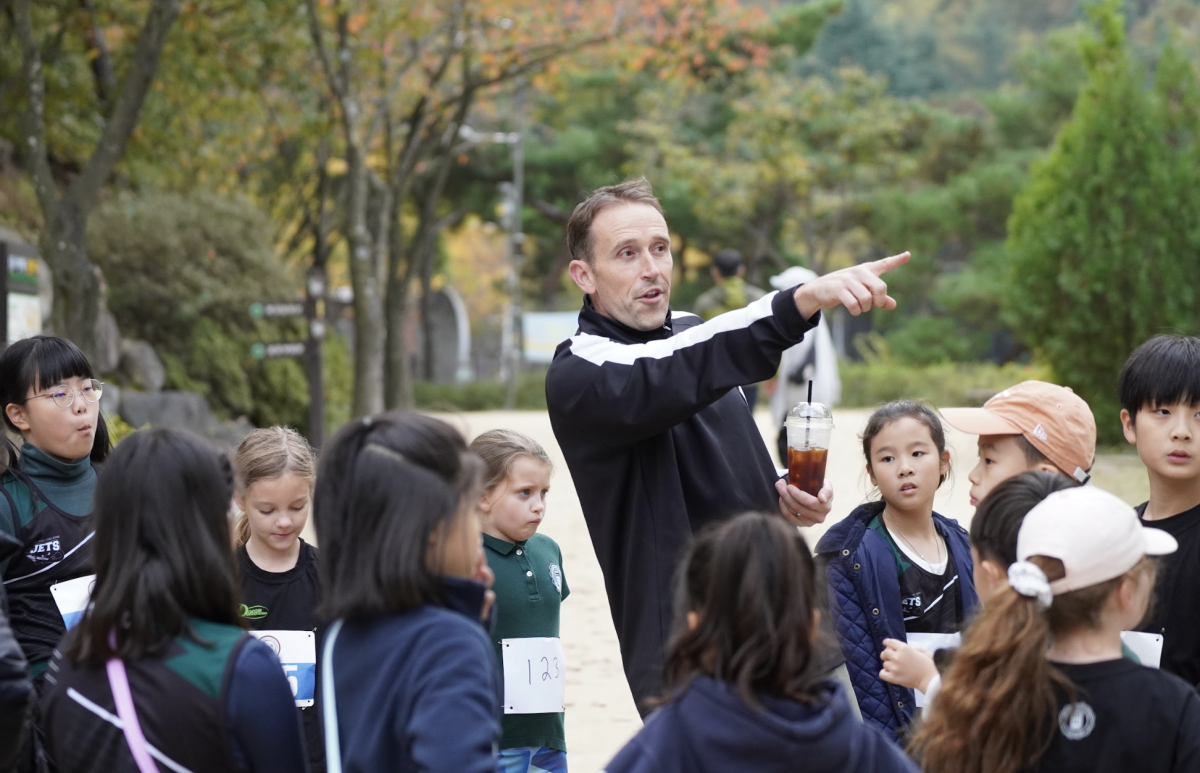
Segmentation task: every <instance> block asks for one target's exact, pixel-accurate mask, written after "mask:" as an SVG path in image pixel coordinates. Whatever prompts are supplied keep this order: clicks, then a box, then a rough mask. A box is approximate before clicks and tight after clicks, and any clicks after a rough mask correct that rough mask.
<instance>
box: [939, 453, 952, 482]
mask: <svg viewBox="0 0 1200 773" xmlns="http://www.w3.org/2000/svg"><path fill="white" fill-rule="evenodd" d="M941 474H942V476H943V477H945V476H946V475H949V474H950V452H949V451H942V465H941Z"/></svg>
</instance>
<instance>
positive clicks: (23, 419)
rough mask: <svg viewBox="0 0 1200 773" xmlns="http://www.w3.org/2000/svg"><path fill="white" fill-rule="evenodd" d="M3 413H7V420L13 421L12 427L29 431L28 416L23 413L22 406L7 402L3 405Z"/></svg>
mask: <svg viewBox="0 0 1200 773" xmlns="http://www.w3.org/2000/svg"><path fill="white" fill-rule="evenodd" d="M4 413H5V414H7V416H8V420H9V421H11V422H12V423H13V426H14V427H16V428H17V429H19V430H21V431H22V432H28V431H29V418H28V417H27V416H26V415H25V408H24V406H21V405H17V404H16V403H9V404H8V405H6V406H5V407H4Z"/></svg>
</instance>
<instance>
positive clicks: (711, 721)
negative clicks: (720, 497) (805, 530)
mask: <svg viewBox="0 0 1200 773" xmlns="http://www.w3.org/2000/svg"><path fill="white" fill-rule="evenodd" d="M678 595H679V605H678V607H677V609H678V610H679V612H678V614H677V617H676V620H675V626H674V628H675V633H674V636H673V637H672V639H671V645H670V649H669V651H668V655H667V663H666V673H665V684H664V688H665V692H664V694H663V697H662V698H661V699H660V700H659V701H658V704H659V708H658V709H657V710H656V711H655V712H654V713H653V714H651V715H650V717H649V718H648V719H647V720H646V726H645V727H644V728H642V730H641V731H640V732H639V733H638V734H637V735H636V736H634V737H633V739H632V740H631V741H630V742H629V743H628V744H627V745H626V746H625V748H623V749H622V750H621V751H619V752H618V753H617V755H616V757H614V758H613V760H612V761H611V762H609V763H608V765H607V766H606V768H605V770H606V773H726V771H756V772H757V773H790V772H791V771H796V770H804V771H806V773H916V771H917V767H916V766H915V765H913V763H912V762H911V761H909V760H908V758H906V757H905V756H904V754H903V753H902V752H901V751H900V750H899V749H898V748H896V747H895V746H894V745H893V744H892V743H891V742H890V741H889V740H888V739H887V738H886V737H885V735H884V734H883V733H882V732H880V731H879V730H877V729H876V728H873V727H871V726H870V725H867V724H864V723H863V722H860V721H859V719H858V717H857V716H856V715H855V713H854V712H853V710H852V709H851V707H850V703H849V700H848V698H847V695H846V688H845V687H844V686H843V685H842V684H840V683H839V682H836V681H832V680H823V679H821V678H820V677H821V666H820V660H821V655H820V653H819V650H818V648H817V646H816V642H817V640H818V639H819V638H820V635H821V634H820V630H821V629H820V625H819V618H820V617H821V611H820V610H821V607H822V604H821V603H820V599H819V597H820V595H821V590H820V584H819V582H818V579H817V572H816V566H815V562H814V560H813V555H812V551H810V550H809V548H808V544H807V543H806V542H805V541H804V537H803V536H801V534H800V532H799V531H797V530H796V529H795V528H794V527H792V526H789V525H788V524H787V523H786V522H785V521H784V520H783V519H782V518H780V517H779V516H777V515H770V514H764V513H746V514H744V515H740V516H737V517H736V518H734V519H732V520H729V521H725V522H723V523H715V524H713V525H711V526H708V527H706V528H705V530H704V531H703V532H701V533H700V534H699V535H697V537H696V540H695V542H694V543H693V544H692V546H691V549H690V550H689V551H688V554H687V555H686V556H685V558H684V561H683V564H682V566H681V571H680V574H679V591H678Z"/></svg>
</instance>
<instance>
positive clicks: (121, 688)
mask: <svg viewBox="0 0 1200 773" xmlns="http://www.w3.org/2000/svg"><path fill="white" fill-rule="evenodd" d="M116 642H117V637H116V634H115V633H110V634H109V635H108V643H109V645H110V646H112V647H113V649H116ZM105 668H106V669H107V671H108V685H109V687H110V688H112V694H113V700H114V701H115V702H116V704H117V716H119V717H120V718H121V724H123V725H124V726H125V743H127V744H129V751H130V752H132V753H133V759H134V761H135V762H136V763H137V766H138V770H139V771H140V772H141V773H159V770H158V766H157V765H155V764H154V760H152V759H151V758H150V749H149V748H148V746H147V744H146V736H144V735H142V726H141V724H140V723H139V722H138V716H137V711H135V710H134V708H133V694H132V693H131V692H130V691H129V676H128V674H126V673H125V663H124V661H122V660H121V659H120V658H109V660H108V662H107V663H106V664H105Z"/></svg>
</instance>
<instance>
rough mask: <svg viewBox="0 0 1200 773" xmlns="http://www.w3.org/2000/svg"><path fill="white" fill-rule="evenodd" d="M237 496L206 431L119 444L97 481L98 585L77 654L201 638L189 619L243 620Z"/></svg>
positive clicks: (142, 651) (130, 654)
mask: <svg viewBox="0 0 1200 773" xmlns="http://www.w3.org/2000/svg"><path fill="white" fill-rule="evenodd" d="M232 495H233V470H232V468H231V467H230V466H229V460H228V459H226V458H225V456H224V454H222V453H220V452H219V451H217V449H216V448H214V447H213V446H212V445H211V444H209V443H208V441H206V440H204V439H202V438H200V437H197V436H195V435H192V434H190V433H188V432H184V431H182V430H172V429H147V430H142V431H140V432H135V433H133V434H132V435H130V436H129V437H127V438H125V439H124V440H123V441H122V442H121V444H120V445H119V446H118V447H117V448H116V449H115V450H114V451H113V453H112V456H111V457H110V458H109V460H108V463H107V464H106V465H105V469H104V474H103V475H101V476H100V477H99V479H98V481H97V483H96V491H95V499H94V503H95V506H94V510H93V517H94V518H95V527H96V533H95V537H93V538H92V544H91V545H90V546H89V547H90V548H91V551H92V559H93V561H94V563H95V566H96V587H95V590H94V591H93V592H92V606H91V607H90V608H89V609H88V611H87V612H86V613H85V614H84V616H83V619H82V620H81V621H80V622H79V624H78V625H77V626H76V627H75V629H74V630H73V631H72V632H71V637H70V641H69V643H68V645H67V651H66V654H67V657H68V658H69V659H70V660H71V662H73V663H75V664H77V665H85V666H100V665H102V664H103V663H104V662H105V661H106V660H108V659H109V658H110V657H112V656H113V655H114V654H115V655H116V656H118V657H121V658H123V659H126V660H137V659H139V658H143V657H147V656H153V655H157V654H161V653H162V652H163V651H164V650H165V648H166V646H167V645H168V644H169V643H170V642H171V641H172V640H173V639H175V638H177V637H178V636H181V635H184V634H188V635H190V636H192V637H193V638H195V639H196V640H197V641H199V638H198V636H197V635H196V634H195V632H194V631H192V629H191V625H190V624H189V622H188V620H189V618H199V619H203V620H210V621H213V622H216V623H224V624H226V625H238V626H240V625H241V621H240V619H239V618H238V601H239V599H240V597H241V591H240V588H239V587H238V582H237V564H236V563H235V561H234V555H233V551H232V550H230V533H229V501H230V497H231V496H232ZM113 631H116V632H117V639H116V641H117V646H116V650H115V652H114V650H113V648H112V647H111V646H110V645H109V635H110V634H111V633H112V632H113Z"/></svg>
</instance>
